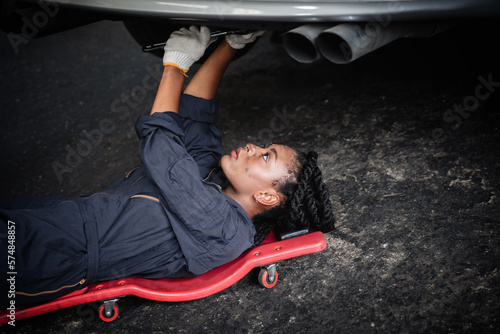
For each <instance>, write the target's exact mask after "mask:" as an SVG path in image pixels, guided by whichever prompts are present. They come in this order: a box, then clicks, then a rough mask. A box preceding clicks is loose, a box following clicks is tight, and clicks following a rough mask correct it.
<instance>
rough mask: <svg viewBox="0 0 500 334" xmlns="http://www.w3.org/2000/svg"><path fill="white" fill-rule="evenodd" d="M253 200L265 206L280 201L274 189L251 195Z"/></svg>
mask: <svg viewBox="0 0 500 334" xmlns="http://www.w3.org/2000/svg"><path fill="white" fill-rule="evenodd" d="M253 197H254V198H255V201H256V202H257V203H260V204H262V205H265V206H274V205H276V204H278V203H279V202H280V196H279V194H278V193H277V192H276V191H274V190H270V191H261V192H258V193H255V194H254V195H253Z"/></svg>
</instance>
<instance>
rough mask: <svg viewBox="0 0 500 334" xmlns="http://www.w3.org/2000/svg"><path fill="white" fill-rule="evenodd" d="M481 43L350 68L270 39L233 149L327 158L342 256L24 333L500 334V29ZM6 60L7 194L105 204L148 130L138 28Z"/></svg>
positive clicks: (385, 54) (237, 65)
mask: <svg viewBox="0 0 500 334" xmlns="http://www.w3.org/2000/svg"><path fill="white" fill-rule="evenodd" d="M465 32H466V31H465ZM474 33H476V34H477V35H476V37H480V40H479V41H478V40H475V39H474V40H473V39H471V36H473V35H472V34H464V31H453V33H445V34H443V35H440V36H438V37H436V38H433V39H428V40H402V41H398V42H396V43H393V44H391V45H389V46H387V47H386V48H384V49H382V50H379V51H377V52H375V53H373V54H372V55H370V56H368V57H365V58H362V59H359V60H357V61H356V62H354V63H352V64H350V65H344V66H339V65H333V64H330V63H328V62H327V61H323V60H321V61H319V62H317V63H314V64H312V65H303V64H299V63H297V62H295V61H294V60H292V59H291V58H290V57H289V56H288V55H287V54H286V53H285V52H284V50H283V49H282V47H281V46H280V45H278V44H274V43H271V42H270V38H269V36H265V37H264V38H262V39H261V40H260V41H259V42H258V43H257V45H255V47H254V48H253V49H252V50H251V51H250V52H249V53H248V54H246V55H245V56H244V57H242V58H240V59H238V60H236V61H235V62H234V63H233V64H232V65H231V67H230V69H229V70H228V72H227V75H226V77H225V79H224V82H223V84H222V87H221V89H220V97H221V121H220V124H219V127H220V130H221V133H222V134H223V140H224V148H225V150H226V152H228V151H229V150H230V149H233V148H235V147H237V146H239V145H243V144H245V143H246V142H253V143H256V144H266V143H270V142H275V143H276V142H277V143H286V144H289V145H290V146H292V147H295V148H297V149H299V150H308V149H312V150H316V151H318V153H320V163H321V166H322V169H323V173H324V176H325V179H326V181H327V183H328V186H329V187H330V188H331V193H332V196H331V199H332V202H333V204H334V207H335V210H336V216H337V221H338V224H337V226H338V227H337V230H336V231H335V232H333V233H331V234H328V235H326V238H327V242H328V247H327V248H326V249H325V250H324V251H322V252H320V253H318V254H314V255H310V256H305V257H301V258H296V259H292V260H288V261H285V262H282V263H281V264H280V266H279V268H278V270H279V273H280V281H279V282H278V284H277V285H276V287H275V288H273V289H263V288H261V287H260V286H259V285H258V284H257V280H256V275H257V272H255V271H254V272H252V273H250V274H249V275H247V276H246V277H245V278H244V279H242V280H241V281H239V282H238V283H236V284H235V285H233V286H232V287H230V288H228V289H226V290H224V291H223V292H221V293H218V294H216V295H213V296H210V297H207V298H204V299H201V300H196V301H191V302H183V303H160V302H154V301H150V300H144V299H140V298H136V297H127V298H124V299H123V300H121V301H120V302H119V305H120V310H121V313H120V316H119V318H118V319H117V320H116V321H114V322H112V323H109V324H108V323H103V322H102V321H101V320H100V319H99V318H98V317H97V316H96V314H95V312H94V310H95V309H96V308H97V304H95V303H92V304H88V305H82V306H80V307H74V308H70V309H65V310H61V311H58V312H53V313H49V314H46V315H42V316H38V317H35V318H31V319H27V320H21V321H18V322H16V330H17V332H18V333H69V332H71V333H102V332H106V333H157V334H159V333H498V332H499V331H500V286H499V281H500V279H499V277H500V272H499V265H500V257H499V256H500V235H499V231H500V226H499V224H500V218H499V217H500V201H499V197H498V196H499V194H498V193H499V190H500V176H499V167H500V149H499V145H498V143H499V142H500V140H499V139H500V130H499V127H500V113H499V106H500V99H499V97H500V92H499V91H500V71H498V66H497V64H496V60H497V59H499V58H498V53H495V52H494V50H493V49H494V48H495V45H494V44H495V43H496V42H495V43H492V41H495V40H496V39H497V36H498V29H496V30H494V31H491V30H488V29H485V28H484V27H479V28H478V29H477V30H475V31H474ZM0 60H1V62H0V78H1V82H0V85H1V88H0V92H1V93H0V94H1V95H0V108H1V113H0V115H1V116H0V117H1V124H2V132H1V135H0V136H1V140H0V147H1V150H0V152H1V157H2V160H1V161H2V163H1V165H0V166H1V173H0V182H1V183H0V184H1V189H0V196H1V197H13V196H31V195H36V196H45V195H74V196H78V195H80V194H88V193H93V192H96V191H98V190H101V189H104V188H106V187H108V186H109V185H111V184H112V183H113V182H114V181H115V180H116V179H118V178H119V177H120V176H121V175H123V174H124V173H126V172H127V171H129V170H130V169H132V168H134V167H136V166H137V165H138V164H139V158H138V140H137V138H136V136H135V132H134V130H133V124H134V121H135V119H136V118H137V117H138V116H140V115H142V114H145V113H148V112H149V109H150V107H151V105H152V101H153V99H154V95H155V91H154V89H153V88H152V86H154V85H153V84H154V82H155V79H154V78H158V76H159V71H160V70H161V68H160V67H159V64H160V60H159V58H155V57H154V56H151V55H148V54H143V53H142V51H141V50H140V47H138V45H137V44H135V42H134V41H133V40H132V38H131V37H130V36H129V35H128V34H127V32H126V30H125V29H124V27H123V25H122V24H121V23H119V22H100V23H97V24H93V25H89V26H86V27H82V28H78V29H75V30H71V31H67V32H64V33H60V34H58V35H53V36H49V37H45V38H43V39H39V40H32V41H30V42H29V43H27V44H23V45H21V46H20V47H19V52H17V53H15V52H14V51H13V49H12V47H11V45H10V44H9V42H8V40H7V39H6V37H5V35H1V36H0ZM278 115H279V116H278ZM277 122H278V123H277ZM280 122H281V123H280ZM277 124H278V125H280V126H277ZM99 131H100V133H101V134H102V136H96V137H94V139H95V140H94V141H93V142H91V144H92V145H91V147H89V146H88V145H87V146H83V145H82V144H81V143H82V140H85V139H86V138H87V135H88V134H90V133H94V134H95V133H98V132H99ZM86 134H87V135H86ZM96 138H97V139H96ZM71 152H73V153H71ZM74 152H80V154H78V155H75V154H74ZM0 331H2V332H4V331H6V332H10V331H12V328H10V327H7V326H3V328H1V329H0Z"/></svg>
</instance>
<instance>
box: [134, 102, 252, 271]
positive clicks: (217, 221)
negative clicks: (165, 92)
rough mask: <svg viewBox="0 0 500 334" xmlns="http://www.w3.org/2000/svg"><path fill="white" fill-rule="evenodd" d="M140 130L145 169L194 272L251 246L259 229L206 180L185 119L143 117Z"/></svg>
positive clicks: (158, 115) (168, 114) (168, 115)
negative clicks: (187, 141)
mask: <svg viewBox="0 0 500 334" xmlns="http://www.w3.org/2000/svg"><path fill="white" fill-rule="evenodd" d="M136 131H137V134H138V135H139V138H140V141H141V142H140V156H141V159H142V162H143V165H144V168H145V170H146V173H147V175H148V177H149V178H150V179H151V181H152V182H153V183H154V184H155V185H156V186H157V189H158V191H159V194H158V195H159V197H160V201H161V203H162V205H163V206H164V209H165V212H166V213H167V216H168V217H169V220H170V223H171V225H172V228H173V230H174V233H175V234H176V237H177V239H178V241H179V244H180V246H181V249H182V252H183V254H184V256H185V257H186V260H187V263H188V270H189V271H190V272H192V273H193V274H195V275H200V274H202V273H204V272H206V271H208V270H210V269H212V268H214V267H217V266H219V265H222V264H224V263H227V262H229V261H231V260H233V259H235V258H236V257H238V256H239V255H240V254H241V253H242V252H243V251H245V250H246V249H248V248H249V247H251V245H252V243H253V237H254V233H255V229H254V227H253V224H252V222H251V220H250V218H249V217H248V215H246V213H245V212H244V210H243V209H242V208H241V207H239V206H237V207H236V206H234V205H231V204H229V202H228V201H227V200H226V196H225V195H224V194H222V193H220V192H219V191H217V190H216V189H214V188H213V187H211V186H209V185H206V184H205V183H203V182H202V180H201V175H200V172H199V170H198V166H197V164H196V161H195V160H194V158H193V157H192V156H191V155H190V154H189V153H188V152H187V149H186V147H185V145H184V131H183V124H182V118H181V117H180V116H179V115H178V114H176V113H172V112H166V113H155V114H153V115H151V116H143V117H141V118H139V120H138V121H137V123H136Z"/></svg>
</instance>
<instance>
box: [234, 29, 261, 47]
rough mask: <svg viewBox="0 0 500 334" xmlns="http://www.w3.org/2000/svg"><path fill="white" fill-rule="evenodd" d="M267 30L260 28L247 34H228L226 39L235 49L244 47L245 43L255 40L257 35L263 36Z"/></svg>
mask: <svg viewBox="0 0 500 334" xmlns="http://www.w3.org/2000/svg"><path fill="white" fill-rule="evenodd" d="M265 32H266V31H265V30H259V31H254V32H252V33H250V34H246V35H237V34H231V35H226V41H227V44H229V45H230V46H231V47H232V48H233V49H243V48H244V47H245V45H247V44H249V43H252V42H254V41H255V40H256V39H257V37H259V36H262V35H263V34H264V33H265Z"/></svg>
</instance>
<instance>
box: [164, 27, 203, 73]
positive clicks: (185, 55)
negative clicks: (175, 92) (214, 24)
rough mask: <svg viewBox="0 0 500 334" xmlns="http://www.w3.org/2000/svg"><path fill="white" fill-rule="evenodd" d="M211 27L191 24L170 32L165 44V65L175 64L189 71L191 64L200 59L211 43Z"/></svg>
mask: <svg viewBox="0 0 500 334" xmlns="http://www.w3.org/2000/svg"><path fill="white" fill-rule="evenodd" d="M211 42H212V40H211V39H210V29H208V28H207V27H203V26H202V27H199V28H198V27H196V26H191V27H189V29H187V28H181V29H180V30H177V31H174V32H173V33H172V34H170V38H169V39H168V41H167V43H166V45H165V48H164V49H165V54H164V55H163V65H173V66H175V67H178V68H179V69H181V70H182V71H184V72H187V71H188V70H189V68H190V67H191V65H193V64H194V63H195V62H197V61H198V60H200V58H201V57H202V56H203V54H204V53H205V50H206V49H207V47H208V46H209V45H210V43H211Z"/></svg>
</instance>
